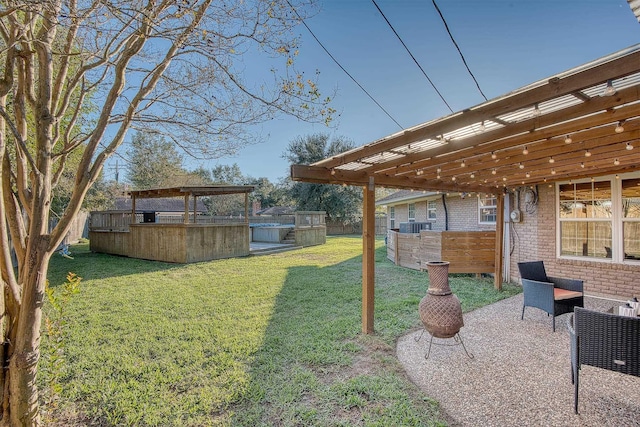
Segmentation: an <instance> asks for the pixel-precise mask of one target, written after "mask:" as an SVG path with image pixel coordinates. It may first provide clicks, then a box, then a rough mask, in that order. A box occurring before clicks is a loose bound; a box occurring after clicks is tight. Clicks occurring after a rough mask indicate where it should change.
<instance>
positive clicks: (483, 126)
mask: <svg viewBox="0 0 640 427" xmlns="http://www.w3.org/2000/svg"><path fill="white" fill-rule="evenodd" d="M485 129H487V128H486V127H485V125H484V120H483V121H482V122H481V123H480V132H484V131H485Z"/></svg>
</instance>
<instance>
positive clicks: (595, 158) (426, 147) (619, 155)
mask: <svg viewBox="0 0 640 427" xmlns="http://www.w3.org/2000/svg"><path fill="white" fill-rule="evenodd" d="M639 138H640V44H638V45H635V46H632V47H630V48H627V49H625V50H622V51H620V52H617V53H614V54H611V55H609V56H606V57H604V58H600V59H598V60H595V61H593V62H590V63H588V64H585V65H583V66H580V67H577V68H574V69H571V70H569V71H566V72H564V73H560V74H557V75H555V76H552V77H551V78H548V79H545V80H541V81H538V82H535V83H532V84H530V85H528V86H525V87H523V88H521V89H518V90H516V91H513V92H511V93H508V94H506V95H503V96H501V97H498V98H495V99H492V100H489V101H487V102H485V103H483V104H480V105H477V106H475V107H471V108H469V109H466V110H463V111H460V112H457V113H454V114H451V115H448V116H445V117H442V118H439V119H436V120H432V121H430V122H426V123H423V124H420V125H418V126H415V127H412V128H410V129H406V130H403V131H401V132H398V133H395V134H393V135H389V136H387V137H384V138H382V139H379V140H377V141H374V142H372V143H369V144H366V145H364V146H361V147H358V148H355V149H352V150H350V151H347V152H345V153H342V154H339V155H336V156H333V157H330V158H327V159H324V160H321V161H319V162H317V163H314V164H312V165H309V166H306V165H293V166H292V167H291V177H292V179H294V180H297V181H307V182H318V183H333V184H349V185H372V184H373V185H377V186H385V187H391V188H401V189H402V188H405V189H410V188H414V189H421V190H434V191H435V190H440V191H452V192H482V193H498V192H501V191H504V188H513V187H517V186H520V185H533V184H539V183H542V182H553V181H562V180H569V179H579V178H588V177H593V176H599V175H608V174H619V173H624V172H629V171H634V170H638V164H639V160H640V154H639V153H640V143H638V139H639ZM634 146H636V149H633V147H634Z"/></svg>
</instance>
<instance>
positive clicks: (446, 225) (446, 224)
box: [442, 193, 449, 231]
mask: <svg viewBox="0 0 640 427" xmlns="http://www.w3.org/2000/svg"><path fill="white" fill-rule="evenodd" d="M442 206H444V230H445V231H449V212H448V211H447V197H446V196H445V195H444V193H443V194H442Z"/></svg>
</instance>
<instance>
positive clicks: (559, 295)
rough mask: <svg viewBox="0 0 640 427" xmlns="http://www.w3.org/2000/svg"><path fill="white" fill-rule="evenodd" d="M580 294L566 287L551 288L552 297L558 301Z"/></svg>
mask: <svg viewBox="0 0 640 427" xmlns="http://www.w3.org/2000/svg"><path fill="white" fill-rule="evenodd" d="M581 296H582V292H576V291H568V290H566V289H560V288H553V299H554V300H556V301H560V300H563V299H571V298H578V297H581Z"/></svg>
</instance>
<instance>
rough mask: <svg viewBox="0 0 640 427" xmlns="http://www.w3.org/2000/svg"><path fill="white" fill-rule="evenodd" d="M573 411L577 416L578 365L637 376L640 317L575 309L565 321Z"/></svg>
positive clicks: (639, 370) (638, 370)
mask: <svg viewBox="0 0 640 427" xmlns="http://www.w3.org/2000/svg"><path fill="white" fill-rule="evenodd" d="M568 326H569V337H570V340H571V382H572V384H574V386H575V387H574V392H573V393H574V394H573V411H574V412H575V413H576V414H577V413H578V385H579V374H580V365H590V366H595V367H598V368H603V369H609V370H611V371H616V372H621V373H623V374H629V375H635V376H636V377H638V376H640V317H638V318H633V317H625V316H618V315H616V314H610V313H601V312H598V311H591V310H587V309H584V308H580V307H576V308H575V312H574V314H573V316H571V317H570V318H569V322H568Z"/></svg>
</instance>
